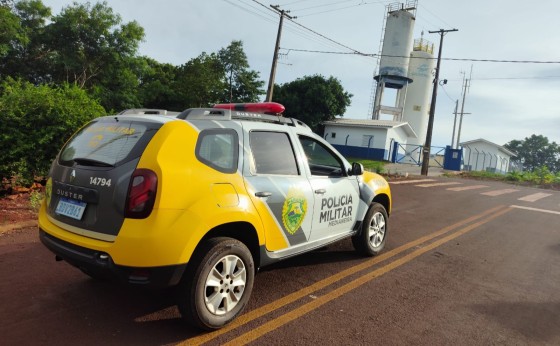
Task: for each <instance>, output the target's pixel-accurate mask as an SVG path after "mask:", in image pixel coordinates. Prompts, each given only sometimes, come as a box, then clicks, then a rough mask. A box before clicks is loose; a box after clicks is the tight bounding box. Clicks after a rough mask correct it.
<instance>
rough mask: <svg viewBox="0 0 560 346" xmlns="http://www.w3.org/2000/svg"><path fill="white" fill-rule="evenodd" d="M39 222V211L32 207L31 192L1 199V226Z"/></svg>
mask: <svg viewBox="0 0 560 346" xmlns="http://www.w3.org/2000/svg"><path fill="white" fill-rule="evenodd" d="M35 220H37V211H36V210H35V209H34V208H33V207H32V206H31V200H30V192H25V193H17V194H12V195H7V196H4V197H2V198H0V226H8V225H13V224H18V223H24V222H29V221H35Z"/></svg>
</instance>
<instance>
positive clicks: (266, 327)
mask: <svg viewBox="0 0 560 346" xmlns="http://www.w3.org/2000/svg"><path fill="white" fill-rule="evenodd" d="M510 210H512V209H511V208H510V207H506V206H498V207H495V208H492V209H489V210H487V211H485V212H482V213H480V214H477V215H474V216H471V217H469V218H467V219H464V220H462V221H459V222H457V223H455V224H453V225H450V226H447V227H444V228H442V229H440V230H439V231H436V232H434V233H431V234H429V235H426V236H424V237H422V238H419V239H417V240H415V241H412V242H410V243H407V244H404V245H402V246H399V247H398V248H395V249H393V250H391V251H387V252H385V253H383V254H381V255H379V256H376V257H373V258H371V259H369V260H367V261H365V262H363V263H361V264H359V265H356V266H353V267H351V268H348V269H346V270H343V271H341V272H339V273H337V274H335V275H332V276H330V277H328V278H326V279H323V280H321V281H318V282H316V283H314V284H313V285H310V286H307V287H304V288H302V289H301V290H298V291H296V292H293V293H291V294H289V295H287V296H285V297H283V298H281V299H278V300H275V301H273V302H271V303H269V304H266V305H264V306H262V307H260V308H258V309H255V310H252V311H249V312H248V313H246V314H244V315H241V316H240V317H238V318H237V319H236V320H235V321H234V322H232V323H231V324H229V325H227V326H226V327H224V328H222V329H219V330H217V331H214V332H211V333H208V334H203V335H200V336H197V337H194V338H190V339H187V340H185V341H184V342H183V343H182V344H184V345H198V344H202V343H205V342H208V341H211V340H213V339H215V338H217V337H219V336H220V335H223V334H225V333H227V332H229V331H231V330H233V329H236V328H239V327H241V326H243V325H245V324H247V323H249V322H251V321H253V320H256V319H258V318H260V317H262V316H264V315H266V314H268V313H271V312H273V311H275V310H278V309H280V308H282V307H284V306H286V305H288V304H291V303H293V302H295V301H297V300H299V299H301V298H303V297H306V296H309V295H311V294H313V293H315V292H317V291H319V290H321V289H323V288H326V287H328V286H331V285H333V284H334V283H336V282H338V281H341V280H343V279H345V278H347V277H349V276H351V275H353V274H356V273H358V272H360V271H362V270H365V269H368V268H371V267H373V266H375V265H376V264H378V263H381V262H383V261H386V260H388V259H390V258H392V257H395V256H397V255H399V254H401V253H403V252H405V251H407V250H410V249H412V248H415V247H419V246H420V245H422V244H424V243H426V244H425V245H424V246H421V247H420V248H418V249H416V250H414V251H412V252H410V253H409V254H407V255H405V256H402V257H400V258H398V259H396V260H394V261H392V262H390V263H388V264H386V265H385V266H383V267H380V268H379V269H375V270H373V271H369V272H367V273H365V274H364V275H362V276H360V277H358V278H357V279H355V280H352V281H350V282H348V283H346V284H344V285H342V286H340V287H338V288H336V289H334V290H332V291H330V292H329V293H326V294H325V295H322V296H319V297H317V299H314V300H313V301H311V302H308V303H305V304H303V305H301V306H300V307H298V308H296V309H294V310H292V311H290V312H288V313H286V314H283V315H281V316H279V317H277V318H275V319H272V320H270V321H268V322H267V323H264V324H262V325H260V326H258V327H256V328H254V329H251V330H250V331H248V332H247V333H245V334H242V335H240V336H239V337H237V338H235V339H233V340H231V341H230V342H229V343H228V344H232V345H233V344H245V343H248V342H251V341H254V340H256V339H258V338H260V337H261V336H263V335H265V334H267V333H269V332H271V331H273V330H276V329H278V328H280V327H281V326H283V325H285V324H287V323H289V322H291V321H293V320H295V319H297V318H299V317H301V316H303V315H305V314H307V313H309V312H311V311H313V310H315V309H317V308H319V307H320V306H322V305H324V304H326V303H328V302H330V301H332V300H334V299H336V298H338V297H340V296H342V295H344V294H346V293H348V292H350V291H351V290H353V289H355V288H357V287H359V286H361V285H363V284H365V283H367V282H369V281H371V280H373V279H375V278H377V277H379V276H381V275H383V274H385V273H387V272H390V271H391V270H393V269H395V268H398V267H400V266H402V265H403V264H406V263H408V262H410V261H412V260H413V259H414V258H416V257H418V256H420V255H422V254H424V253H426V252H428V251H431V250H433V249H434V248H437V247H438V246H440V245H442V244H445V243H447V242H449V241H451V240H453V239H455V238H457V237H459V236H461V235H463V234H465V233H467V232H470V231H472V230H473V229H475V228H478V227H480V226H481V225H483V224H485V223H488V222H490V221H492V220H494V219H495V218H497V217H499V216H501V215H503V214H505V213H507V212H509V211H510ZM452 231H453V233H450V232H452ZM447 233H450V234H448V235H446V236H445V237H442V236H443V235H445V234H447ZM439 237H441V238H440V239H437V240H435V241H433V242H431V243H429V242H430V241H432V240H434V239H436V238H439Z"/></svg>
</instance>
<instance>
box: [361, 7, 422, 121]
mask: <svg viewBox="0 0 560 346" xmlns="http://www.w3.org/2000/svg"><path fill="white" fill-rule="evenodd" d="M416 5H417V1H409V2H407V3H406V4H402V3H394V4H390V5H387V14H386V21H385V23H386V24H385V33H384V36H383V44H382V49H381V59H380V61H379V73H378V74H377V75H376V76H375V77H374V78H375V80H376V81H377V87H376V89H375V97H374V101H373V114H372V118H373V119H380V116H381V115H382V114H389V115H392V116H393V120H395V121H401V120H402V116H403V110H404V104H405V100H406V94H407V87H408V85H409V84H410V83H412V79H410V78H409V76H408V75H409V73H408V70H409V63H410V58H409V55H410V52H411V51H412V32H413V29H414V22H415V21H416ZM386 89H395V90H396V95H395V99H394V101H393V102H392V103H391V104H390V105H384V104H382V103H384V102H386V100H385V99H384V98H383V94H384V93H385V90H386Z"/></svg>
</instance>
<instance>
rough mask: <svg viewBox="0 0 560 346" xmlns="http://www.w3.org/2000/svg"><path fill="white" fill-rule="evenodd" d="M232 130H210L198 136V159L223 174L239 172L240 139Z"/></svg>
mask: <svg viewBox="0 0 560 346" xmlns="http://www.w3.org/2000/svg"><path fill="white" fill-rule="evenodd" d="M237 138H238V137H237V132H235V130H232V129H208V130H204V131H202V132H201V133H200V135H199V136H198V142H197V143H196V149H195V150H196V157H197V158H198V160H199V161H200V162H202V163H204V164H206V165H208V166H210V167H212V168H214V169H215V170H218V171H220V172H223V173H234V172H236V171H237V161H238V155H239V153H238V142H239V141H238V139H237Z"/></svg>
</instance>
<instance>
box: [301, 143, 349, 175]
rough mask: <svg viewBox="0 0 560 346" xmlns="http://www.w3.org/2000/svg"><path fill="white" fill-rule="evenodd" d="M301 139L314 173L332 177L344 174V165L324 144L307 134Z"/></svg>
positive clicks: (310, 167)
mask: <svg viewBox="0 0 560 346" xmlns="http://www.w3.org/2000/svg"><path fill="white" fill-rule="evenodd" d="M299 140H300V142H301V146H302V148H303V151H304V152H305V156H306V157H307V162H308V164H309V169H310V170H311V174H312V175H320V176H331V177H332V176H342V175H344V165H343V164H342V162H340V159H339V158H338V157H337V156H336V155H335V154H334V153H333V152H332V151H331V150H329V149H328V148H327V147H326V146H325V145H324V144H322V143H321V142H319V141H317V140H315V139H313V138H310V137H305V136H300V137H299Z"/></svg>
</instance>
